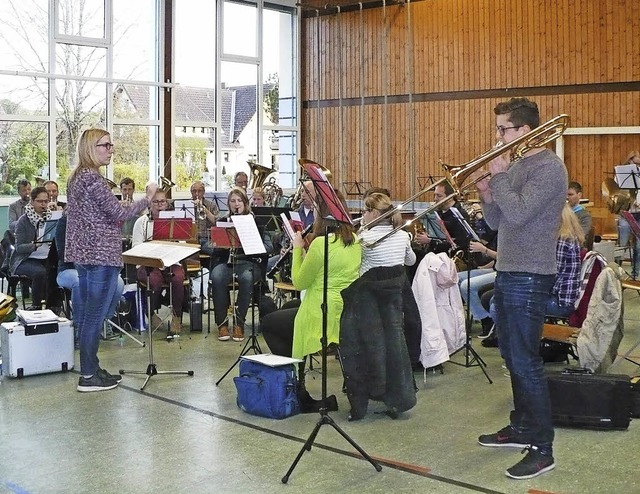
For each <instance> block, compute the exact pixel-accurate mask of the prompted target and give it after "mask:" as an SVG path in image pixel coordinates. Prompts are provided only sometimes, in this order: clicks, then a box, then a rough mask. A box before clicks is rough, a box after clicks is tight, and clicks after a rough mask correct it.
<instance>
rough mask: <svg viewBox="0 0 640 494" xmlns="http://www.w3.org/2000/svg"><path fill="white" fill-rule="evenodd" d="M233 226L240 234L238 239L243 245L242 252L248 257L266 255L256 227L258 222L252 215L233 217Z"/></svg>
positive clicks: (236, 215)
mask: <svg viewBox="0 0 640 494" xmlns="http://www.w3.org/2000/svg"><path fill="white" fill-rule="evenodd" d="M231 221H232V222H233V226H234V227H235V228H236V232H238V238H240V243H241V244H242V250H244V253H245V254H247V255H253V254H266V253H267V249H265V248H264V244H263V243H262V237H261V236H260V232H259V231H258V227H257V226H256V221H255V220H254V219H253V215H251V214H235V215H233V216H231Z"/></svg>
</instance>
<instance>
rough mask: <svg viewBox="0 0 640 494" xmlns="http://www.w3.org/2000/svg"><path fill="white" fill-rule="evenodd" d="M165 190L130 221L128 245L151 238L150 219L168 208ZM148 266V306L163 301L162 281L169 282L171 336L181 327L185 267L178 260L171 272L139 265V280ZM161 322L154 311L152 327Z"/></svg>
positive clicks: (143, 277) (159, 191)
mask: <svg viewBox="0 0 640 494" xmlns="http://www.w3.org/2000/svg"><path fill="white" fill-rule="evenodd" d="M167 205H168V202H167V194H166V192H164V191H163V190H158V191H156V193H155V195H154V196H153V199H152V201H151V211H150V212H149V214H148V215H147V214H145V215H144V216H140V218H138V219H137V220H136V222H135V224H134V225H133V235H132V237H131V246H132V247H135V246H136V245H138V244H141V243H143V242H147V241H148V240H153V221H154V220H156V219H158V218H159V217H160V211H165V210H166V209H167ZM147 269H150V271H149V285H150V286H149V288H150V289H151V310H152V311H154V312H155V311H157V310H158V309H159V308H160V305H161V303H162V285H163V284H165V283H170V285H171V305H172V306H173V307H172V309H173V317H172V318H171V329H170V330H169V336H174V335H175V334H178V333H180V332H181V331H182V305H183V303H184V279H185V274H184V269H183V268H182V266H181V265H180V264H174V265H173V266H171V273H168V272H162V271H160V270H159V269H158V268H153V269H151V268H145V267H144V266H139V267H138V273H137V277H138V281H142V282H144V283H146V282H147ZM161 324H162V320H161V319H160V318H159V317H158V316H157V314H155V313H154V314H153V316H152V320H151V326H152V329H156V328H157V327H158V326H160V325H161Z"/></svg>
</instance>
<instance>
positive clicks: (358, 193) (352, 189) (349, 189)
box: [342, 180, 371, 209]
mask: <svg viewBox="0 0 640 494" xmlns="http://www.w3.org/2000/svg"><path fill="white" fill-rule="evenodd" d="M342 185H344V187H345V191H346V194H347V197H357V198H358V199H359V201H360V207H361V209H362V196H363V195H364V193H365V192H366V191H367V190H368V189H370V188H371V182H364V181H362V182H359V181H358V180H355V181H353V182H342Z"/></svg>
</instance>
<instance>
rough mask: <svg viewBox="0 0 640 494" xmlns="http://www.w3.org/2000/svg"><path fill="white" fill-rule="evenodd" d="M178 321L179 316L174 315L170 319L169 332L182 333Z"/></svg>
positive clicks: (180, 323)
mask: <svg viewBox="0 0 640 494" xmlns="http://www.w3.org/2000/svg"><path fill="white" fill-rule="evenodd" d="M180 319H181V318H180V316H175V315H174V316H173V317H172V318H171V331H172V332H174V333H175V334H180V332H181V331H182V321H181V320H180Z"/></svg>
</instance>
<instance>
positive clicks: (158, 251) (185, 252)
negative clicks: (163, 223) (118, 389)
mask: <svg viewBox="0 0 640 494" xmlns="http://www.w3.org/2000/svg"><path fill="white" fill-rule="evenodd" d="M199 250H200V247H199V246H198V247H196V246H194V245H191V244H180V243H176V242H163V241H160V240H152V241H150V242H144V243H141V244H139V245H136V246H135V247H133V248H131V249H129V250H128V251H126V252H123V253H122V260H123V261H124V262H125V263H128V264H134V265H136V264H139V265H140V266H144V267H145V268H158V269H165V268H166V267H170V266H173V265H174V264H178V263H180V262H181V261H183V260H184V259H186V258H187V257H190V256H192V255H193V254H197V253H198V251H199ZM152 313H153V311H152V310H151V285H150V281H149V269H147V316H148V318H149V319H148V320H149V328H148V329H147V332H148V339H149V363H148V365H147V369H146V370H144V371H130V370H127V371H125V370H123V369H120V374H121V375H125V374H146V376H147V378H146V379H145V381H144V383H143V384H142V387H141V388H140V390H141V391H144V388H145V387H146V385H147V383H148V382H149V380H150V379H151V377H152V376H156V375H158V374H180V375H187V376H193V371H192V370H188V371H176V370H172V371H159V370H158V369H157V366H156V363H155V361H154V358H153V328H151V315H152Z"/></svg>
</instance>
